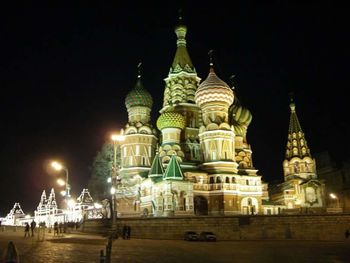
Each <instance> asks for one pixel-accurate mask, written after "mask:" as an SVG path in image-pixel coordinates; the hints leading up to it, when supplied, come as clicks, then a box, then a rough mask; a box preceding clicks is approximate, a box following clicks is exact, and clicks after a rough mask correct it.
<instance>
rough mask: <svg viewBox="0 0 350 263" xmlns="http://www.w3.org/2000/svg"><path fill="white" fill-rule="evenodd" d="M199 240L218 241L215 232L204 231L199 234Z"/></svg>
mask: <svg viewBox="0 0 350 263" xmlns="http://www.w3.org/2000/svg"><path fill="white" fill-rule="evenodd" d="M199 240H201V241H213V242H215V241H216V235H215V234H214V233H213V232H209V231H203V232H201V233H200V234H199Z"/></svg>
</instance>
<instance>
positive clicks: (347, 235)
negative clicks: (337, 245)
mask: <svg viewBox="0 0 350 263" xmlns="http://www.w3.org/2000/svg"><path fill="white" fill-rule="evenodd" d="M349 236H350V231H349V229H347V230H346V231H345V238H346V239H348V238H349Z"/></svg>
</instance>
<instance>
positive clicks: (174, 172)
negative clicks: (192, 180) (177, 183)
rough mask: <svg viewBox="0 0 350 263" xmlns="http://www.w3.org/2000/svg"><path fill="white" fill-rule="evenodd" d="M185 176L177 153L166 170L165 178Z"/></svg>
mask: <svg viewBox="0 0 350 263" xmlns="http://www.w3.org/2000/svg"><path fill="white" fill-rule="evenodd" d="M183 179H184V176H183V174H182V171H181V167H180V165H179V162H178V161H177V159H176V155H175V154H174V155H172V156H171V159H170V162H169V164H168V167H167V168H166V170H165V173H164V176H163V180H181V181H182V180H183Z"/></svg>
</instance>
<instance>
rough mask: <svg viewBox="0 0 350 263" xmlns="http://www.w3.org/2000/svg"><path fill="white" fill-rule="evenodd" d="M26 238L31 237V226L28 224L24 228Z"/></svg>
mask: <svg viewBox="0 0 350 263" xmlns="http://www.w3.org/2000/svg"><path fill="white" fill-rule="evenodd" d="M24 237H29V224H28V222H26V224H25V226H24Z"/></svg>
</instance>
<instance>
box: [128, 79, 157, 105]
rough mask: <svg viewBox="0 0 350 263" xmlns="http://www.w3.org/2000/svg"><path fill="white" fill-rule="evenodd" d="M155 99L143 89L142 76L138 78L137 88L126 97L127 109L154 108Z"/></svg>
mask: <svg viewBox="0 0 350 263" xmlns="http://www.w3.org/2000/svg"><path fill="white" fill-rule="evenodd" d="M152 105H153V99H152V96H151V94H150V93H149V92H148V91H147V90H146V89H145V88H144V87H143V85H142V82H141V75H140V74H139V75H138V76H137V82H136V85H135V87H134V88H133V89H132V90H131V91H130V92H129V93H128V94H127V95H126V98H125V106H126V108H127V109H129V108H131V107H135V106H144V107H148V108H152Z"/></svg>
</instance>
